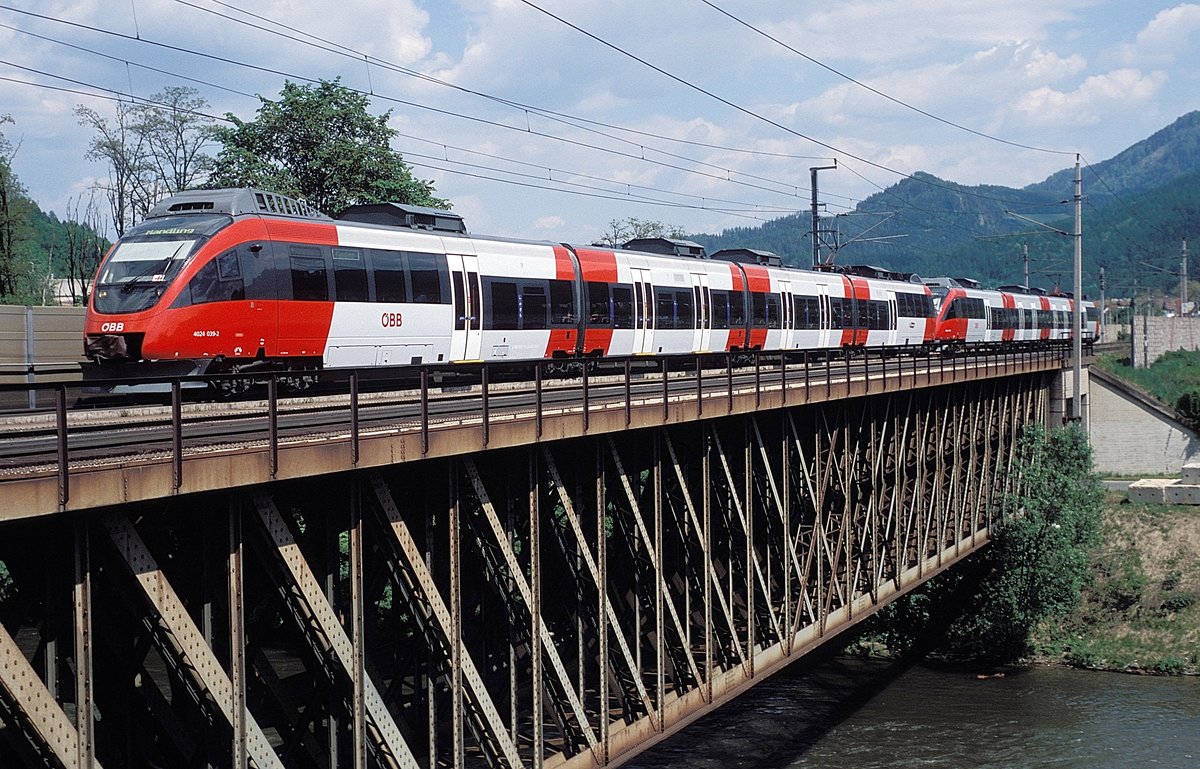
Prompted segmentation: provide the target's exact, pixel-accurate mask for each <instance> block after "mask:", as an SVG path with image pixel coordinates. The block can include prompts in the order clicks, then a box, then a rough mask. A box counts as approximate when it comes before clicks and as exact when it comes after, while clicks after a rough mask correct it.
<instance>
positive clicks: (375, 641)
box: [0, 374, 1052, 769]
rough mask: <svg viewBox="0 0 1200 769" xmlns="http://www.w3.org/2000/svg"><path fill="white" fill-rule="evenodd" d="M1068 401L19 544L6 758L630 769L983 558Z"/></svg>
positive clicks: (228, 508) (995, 403) (509, 451)
mask: <svg viewBox="0 0 1200 769" xmlns="http://www.w3.org/2000/svg"><path fill="white" fill-rule="evenodd" d="M1049 377H1050V375H1048V374H1034V375H1028V374H1026V375H1023V376H999V377H995V378H991V379H981V380H977V381H966V382H960V383H957V384H952V385H942V386H936V387H929V388H926V389H922V390H897V391H892V392H884V393H880V394H872V395H865V396H862V397H856V398H852V399H845V400H840V401H836V400H835V401H829V402H825V403H811V404H804V405H795V406H789V407H783V408H773V409H770V410H761V411H757V412H754V411H751V412H748V413H744V414H726V413H725V409H723V408H721V407H720V406H721V405H722V404H723V403H724V401H721V402H720V403H717V404H714V406H713V407H712V408H711V409H705V410H704V414H705V415H706V417H708V415H710V414H711V415H712V416H711V417H710V418H705V419H702V420H693V421H688V422H683V423H680V424H675V425H671V426H663V427H657V428H653V429H639V430H628V431H625V432H612V433H607V434H594V435H586V436H581V437H574V438H562V439H557V440H545V441H542V442H538V443H533V444H530V445H526V446H519V447H508V448H499V449H495V450H491V451H484V452H480V453H476V454H474V455H463V456H450V457H441V458H431V459H421V460H416V461H409V462H403V463H400V464H395V465H392V466H387V467H378V468H371V469H363V470H355V471H350V472H344V473H339V474H334V475H325V476H320V477H317V478H310V479H295V480H288V481H286V482H284V481H280V482H275V483H267V484H262V485H258V486H251V487H244V488H238V489H229V490H225V491H214V492H208V493H203V494H193V495H184V496H177V497H171V498H164V499H157V500H150V501H145V502H137V503H130V504H125V505H121V506H119V507H110V508H105V509H100V510H95V511H92V512H88V513H78V514H63V515H58V516H49V517H36V518H28V519H24V520H17V521H12V522H7V523H5V524H4V528H3V531H2V534H3V536H0V562H2V563H3V565H4V567H5V571H4V573H6V574H7V575H8V579H7V581H5V580H4V578H3V576H2V575H0V716H2V718H0V765H3V766H5V767H8V766H42V765H46V766H60V767H87V768H89V769H90V767H99V766H103V765H111V766H128V767H150V766H154V765H172V766H182V765H187V766H211V767H234V766H237V767H243V766H250V765H252V766H255V767H259V768H260V769H265V767H271V766H278V767H288V768H289V769H291V767H321V768H322V769H324V768H325V767H330V768H333V767H338V768H340V767H355V769H366V768H367V767H388V768H389V769H391V768H392V767H396V768H399V767H434V766H452V767H476V766H479V767H484V766H486V767H504V766H508V767H517V766H521V767H543V766H544V767H569V768H571V769H574V768H575V767H602V766H615V765H618V764H620V763H622V762H623V761H625V760H628V759H629V758H631V757H632V756H633V755H635V754H636V753H638V752H639V751H640V750H642V749H644V748H645V747H647V746H649V745H650V744H653V743H654V742H655V741H657V740H659V739H662V738H663V737H665V736H666V735H669V734H671V733H673V732H675V731H676V730H678V729H679V728H681V727H682V726H684V725H686V724H687V723H689V722H691V721H693V720H695V719H696V718H698V717H700V716H701V715H704V714H705V713H708V712H711V711H712V710H713V709H714V708H716V707H718V706H720V705H721V704H724V703H725V702H728V701H729V700H730V699H732V698H733V697H734V696H736V695H737V694H738V693H740V692H741V691H743V690H744V689H746V688H748V687H749V686H752V685H754V684H755V683H757V682H758V681H761V680H762V679H763V678H764V677H766V676H769V675H771V674H772V673H774V672H776V671H777V670H779V669H781V668H782V667H783V666H785V665H786V664H787V663H788V662H790V661H791V660H793V659H795V658H796V657H798V656H800V655H802V654H804V653H805V652H806V651H808V650H810V649H812V648H814V647H815V646H817V645H819V644H821V643H822V642H824V641H825V640H827V639H829V638H832V637H834V636H836V635H837V634H839V633H840V632H842V631H844V630H846V629H847V628H850V627H851V626H852V625H854V624H855V623H857V622H858V621H860V620H861V619H863V618H864V617H866V616H868V615H870V614H871V613H873V612H874V611H876V610H878V609H879V608H880V607H881V606H883V605H885V604H886V603H888V602H889V601H891V600H894V599H895V598H896V597H897V596H899V595H901V594H903V593H904V592H906V591H908V590H910V589H911V588H913V587H914V586H916V585H918V584H920V583H921V582H923V581H925V580H926V579H928V578H929V577H931V576H933V575H934V574H936V573H939V572H940V571H942V570H944V569H946V568H948V567H949V566H951V565H952V564H954V563H956V562H957V561H959V560H960V559H962V558H964V557H966V556H967V555H969V554H970V553H972V552H974V551H975V550H977V549H978V548H979V547H981V546H983V545H984V544H985V543H986V541H987V538H988V535H989V530H990V527H991V526H992V525H993V524H994V523H995V522H996V521H997V520H998V518H999V516H1001V515H1003V514H1004V504H1003V500H1004V496H1005V494H1006V493H1008V492H1011V491H1012V490H1013V486H1012V484H1013V482H1014V480H1013V479H1012V477H1011V476H1010V475H1009V474H1008V473H1007V468H1008V467H1009V465H1010V464H1011V462H1012V460H1013V459H1014V455H1015V454H1014V452H1015V450H1016V439H1017V436H1018V434H1019V432H1020V430H1021V428H1022V427H1023V426H1024V425H1026V424H1029V423H1042V422H1045V421H1047V419H1049V418H1051V416H1050V414H1051V408H1052V406H1051V398H1050V392H1051V386H1050V379H1049ZM718 414H719V415H720V416H717V415H718ZM71 575H73V578H72V576H71ZM64 577H66V578H64Z"/></svg>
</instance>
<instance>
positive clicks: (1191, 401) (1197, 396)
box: [1175, 388, 1200, 432]
mask: <svg viewBox="0 0 1200 769" xmlns="http://www.w3.org/2000/svg"><path fill="white" fill-rule="evenodd" d="M1175 413H1176V414H1178V415H1179V419H1180V420H1181V421H1182V422H1183V423H1184V424H1185V425H1187V427H1188V428H1189V429H1191V430H1192V431H1193V432H1196V431H1200V388H1193V389H1191V390H1188V391H1187V392H1185V393H1184V394H1183V395H1180V396H1179V400H1177V401H1175Z"/></svg>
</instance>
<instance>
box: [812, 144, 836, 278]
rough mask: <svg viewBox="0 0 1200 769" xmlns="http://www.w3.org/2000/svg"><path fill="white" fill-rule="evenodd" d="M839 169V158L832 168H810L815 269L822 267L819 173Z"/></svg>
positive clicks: (834, 160)
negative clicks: (818, 197)
mask: <svg viewBox="0 0 1200 769" xmlns="http://www.w3.org/2000/svg"><path fill="white" fill-rule="evenodd" d="M836 169H837V158H834V159H833V165H831V166H813V167H810V168H809V169H808V170H809V173H811V174H812V241H813V267H814V268H816V267H820V266H821V215H820V213H818V208H817V171H833V170H836Z"/></svg>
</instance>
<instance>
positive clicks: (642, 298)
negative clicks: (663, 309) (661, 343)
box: [630, 267, 654, 355]
mask: <svg viewBox="0 0 1200 769" xmlns="http://www.w3.org/2000/svg"><path fill="white" fill-rule="evenodd" d="M630 272H632V273H633V354H634V355H637V354H639V353H648V352H653V345H654V285H653V284H652V283H651V282H650V270H648V269H645V268H642V267H633V268H632V269H631V270H630Z"/></svg>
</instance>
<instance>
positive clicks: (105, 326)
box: [100, 323, 125, 332]
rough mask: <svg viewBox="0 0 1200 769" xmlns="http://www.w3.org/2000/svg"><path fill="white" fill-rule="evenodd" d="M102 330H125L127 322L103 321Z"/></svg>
mask: <svg viewBox="0 0 1200 769" xmlns="http://www.w3.org/2000/svg"><path fill="white" fill-rule="evenodd" d="M100 330H101V331H103V332H108V331H124V330H125V324H124V323H102V324H100Z"/></svg>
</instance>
